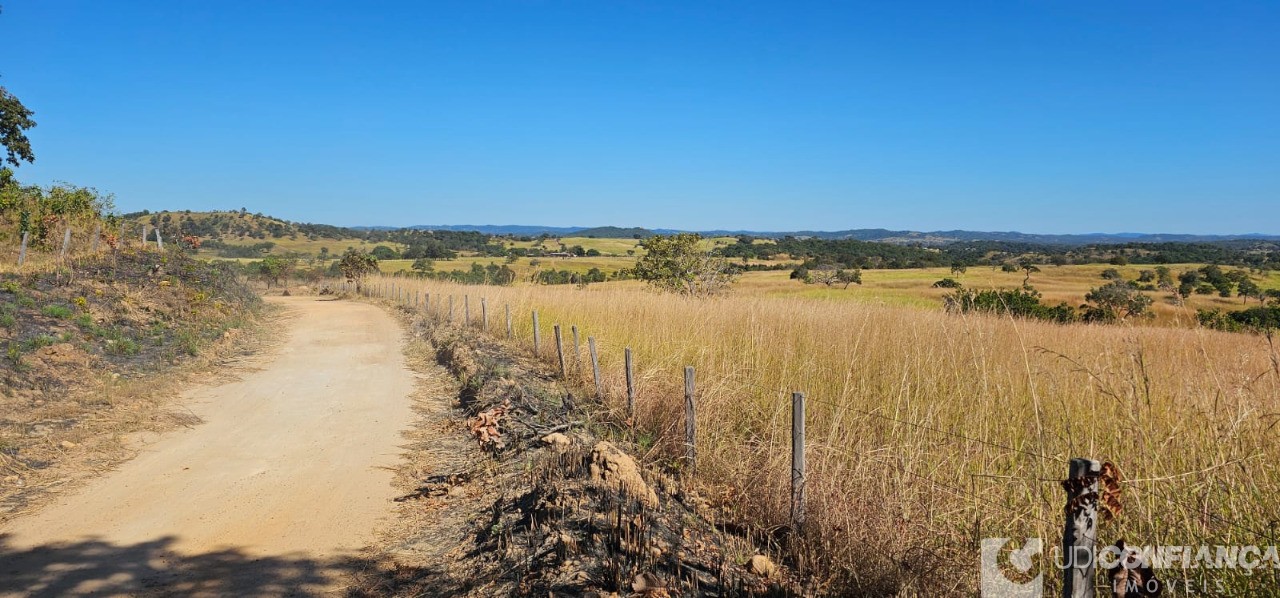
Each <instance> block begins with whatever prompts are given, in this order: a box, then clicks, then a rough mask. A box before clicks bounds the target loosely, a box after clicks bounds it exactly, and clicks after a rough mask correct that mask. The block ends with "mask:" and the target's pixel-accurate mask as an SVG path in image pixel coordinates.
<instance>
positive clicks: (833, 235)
mask: <svg viewBox="0 0 1280 598" xmlns="http://www.w3.org/2000/svg"><path fill="white" fill-rule="evenodd" d="M353 228H354V229H356V230H394V229H395V227H389V226H368V227H353ZM408 228H413V229H419V230H451V231H478V232H482V233H486V234H490V235H520V236H537V235H541V234H544V233H545V234H549V235H554V236H557V237H566V236H575V237H588V236H591V237H598V238H604V239H629V238H633V237H634V236H635V235H637V234H638V235H640V236H641V237H647V236H650V235H654V234H661V235H666V234H672V233H677V232H697V233H699V234H701V235H703V236H704V237H726V236H742V235H746V236H752V237H761V238H769V239H780V238H782V237H813V238H816V239H853V240H858V241H877V242H880V243H894V244H899V245H926V246H936V245H945V244H947V243H955V242H958V241H1009V242H1018V243H1033V244H1037V245H1090V244H1098V243H1172V242H1176V243H1213V242H1219V241H1240V240H1245V241H1280V235H1265V234H1256V233H1254V234H1239V235H1196V234H1171V233H1081V234H1069V235H1050V234H1035V233H1021V232H1016V231H969V230H945V231H928V232H922V231H910V230H889V229H884V228H860V229H850V230H839V231H813V230H802V231H753V230H725V229H719V230H702V231H683V230H678V229H669V228H657V229H647V228H640V227H631V228H623V227H617V226H598V227H581V226H536V225H518V224H507V225H491V224H482V225H476V224H447V225H417V226H411V227H408Z"/></svg>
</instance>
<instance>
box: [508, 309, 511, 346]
mask: <svg viewBox="0 0 1280 598" xmlns="http://www.w3.org/2000/svg"><path fill="white" fill-rule="evenodd" d="M507 338H511V304H510V303H508V304H507Z"/></svg>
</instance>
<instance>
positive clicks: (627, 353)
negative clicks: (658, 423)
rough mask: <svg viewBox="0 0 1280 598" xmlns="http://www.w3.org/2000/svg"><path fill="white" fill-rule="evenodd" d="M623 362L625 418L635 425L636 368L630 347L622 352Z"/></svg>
mask: <svg viewBox="0 0 1280 598" xmlns="http://www.w3.org/2000/svg"><path fill="white" fill-rule="evenodd" d="M622 356H623V358H624V361H626V370H627V418H628V419H630V420H632V424H633V425H634V423H635V418H636V368H635V364H634V362H632V361H631V347H627V348H626V350H624V351H623V352H622Z"/></svg>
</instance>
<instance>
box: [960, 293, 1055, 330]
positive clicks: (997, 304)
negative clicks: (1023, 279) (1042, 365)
mask: <svg viewBox="0 0 1280 598" xmlns="http://www.w3.org/2000/svg"><path fill="white" fill-rule="evenodd" d="M943 302H944V304H945V305H946V308H947V311H949V312H952V313H969V312H985V313H993V314H1002V315H1011V316H1015V317H1019V318H1030V319H1036V320H1049V321H1052V322H1058V323H1061V324H1066V323H1069V322H1076V321H1079V319H1080V314H1079V313H1077V312H1076V310H1075V309H1074V308H1072V307H1071V306H1070V305H1067V304H1066V303H1060V304H1058V305H1055V306H1049V305H1045V304H1043V303H1040V292H1039V291H1036V290H1035V289H1005V290H1000V289H991V290H986V291H975V290H973V289H959V290H957V291H955V292H954V293H950V294H948V295H947V296H945V297H943Z"/></svg>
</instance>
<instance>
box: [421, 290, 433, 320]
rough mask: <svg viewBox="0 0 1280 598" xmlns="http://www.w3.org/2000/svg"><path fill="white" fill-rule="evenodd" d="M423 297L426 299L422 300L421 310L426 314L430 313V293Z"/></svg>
mask: <svg viewBox="0 0 1280 598" xmlns="http://www.w3.org/2000/svg"><path fill="white" fill-rule="evenodd" d="M423 299H426V301H423V302H422V311H425V312H427V315H431V293H427V294H426V296H424V297H423Z"/></svg>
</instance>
